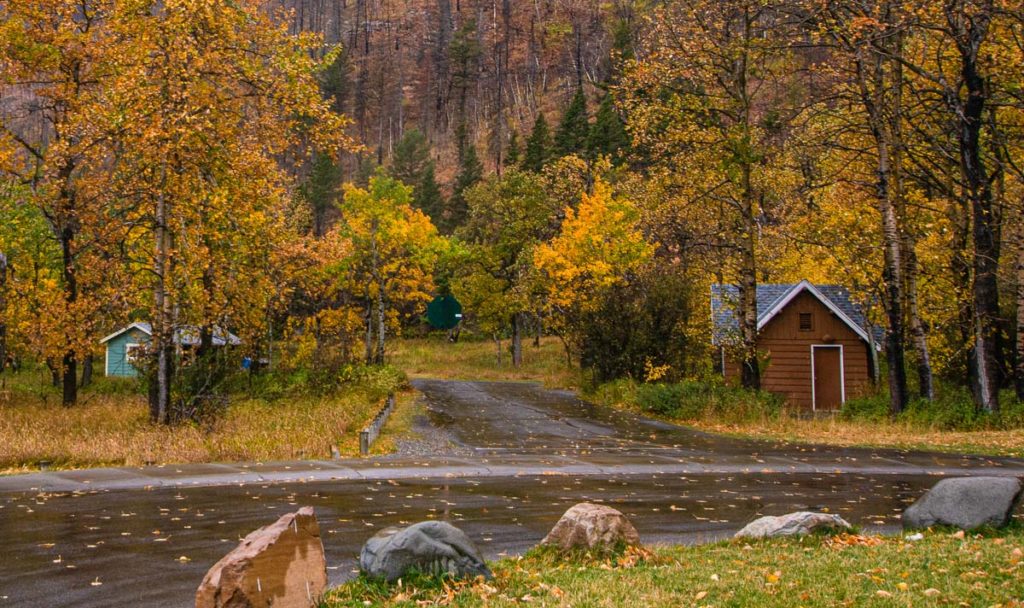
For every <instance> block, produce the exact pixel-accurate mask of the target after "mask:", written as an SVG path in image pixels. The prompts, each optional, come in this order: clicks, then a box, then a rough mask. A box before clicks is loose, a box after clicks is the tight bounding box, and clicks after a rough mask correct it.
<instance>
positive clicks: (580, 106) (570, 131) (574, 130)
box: [555, 88, 590, 156]
mask: <svg viewBox="0 0 1024 608" xmlns="http://www.w3.org/2000/svg"><path fill="white" fill-rule="evenodd" d="M589 132H590V125H589V124H588V122H587V98H586V96H584V95H583V89H582V88H578V89H576V94H575V95H573V96H572V101H570V102H569V106H568V107H567V108H566V109H565V114H562V122H561V123H559V125H558V132H557V133H555V155H556V156H568V155H570V154H577V153H579V152H582V151H584V150H585V149H586V145H587V135H588V133H589Z"/></svg>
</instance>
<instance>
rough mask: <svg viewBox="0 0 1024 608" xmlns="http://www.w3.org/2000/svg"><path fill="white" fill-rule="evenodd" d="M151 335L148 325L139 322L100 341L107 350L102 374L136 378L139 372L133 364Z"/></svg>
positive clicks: (142, 351)
mask: <svg viewBox="0 0 1024 608" xmlns="http://www.w3.org/2000/svg"><path fill="white" fill-rule="evenodd" d="M152 335H153V329H152V328H151V327H150V325H149V323H141V322H140V323H132V324H131V325H129V326H127V327H122V328H121V329H119V330H117V331H116V332H114V333H112V334H110V335H109V336H107V337H106V338H103V339H102V340H100V344H103V345H105V346H106V350H107V356H106V362H105V363H104V367H103V369H104V373H105V374H106V375H107V376H116V377H121V378H134V377H135V376H138V375H139V370H138V368H136V367H135V365H133V363H134V362H135V361H136V360H138V358H139V357H142V356H143V353H144V352H145V348H146V345H147V344H149V340H150V338H151V337H152Z"/></svg>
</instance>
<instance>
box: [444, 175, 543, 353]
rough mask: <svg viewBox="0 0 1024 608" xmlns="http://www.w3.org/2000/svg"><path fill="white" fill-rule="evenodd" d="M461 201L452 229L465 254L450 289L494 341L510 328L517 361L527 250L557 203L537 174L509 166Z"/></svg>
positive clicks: (525, 304)
mask: <svg viewBox="0 0 1024 608" xmlns="http://www.w3.org/2000/svg"><path fill="white" fill-rule="evenodd" d="M466 201H467V203H468V204H469V217H468V220H467V222H466V224H465V226H463V227H462V228H461V229H460V230H459V231H458V232H457V235H458V237H459V238H460V239H462V240H463V241H464V242H465V243H466V247H467V249H468V259H467V260H466V261H465V262H464V264H463V271H462V273H461V275H460V276H459V277H458V278H457V280H456V284H455V285H453V291H454V292H455V294H456V296H457V297H458V298H459V300H460V301H462V302H463V305H464V306H465V307H466V309H467V310H472V311H473V314H474V316H475V318H476V319H477V320H478V322H480V323H481V324H482V325H483V326H485V327H486V328H487V329H488V330H490V331H491V332H492V334H493V335H494V336H495V340H496V341H500V337H501V335H502V333H503V332H505V331H508V332H509V333H510V334H511V336H512V364H513V365H514V366H516V367H518V366H519V365H520V364H521V363H522V335H523V333H524V329H525V327H524V325H525V315H526V314H528V313H529V312H531V310H532V309H533V307H532V305H531V301H530V293H529V280H528V279H529V275H530V269H531V267H532V255H533V253H532V251H533V248H534V247H536V246H537V244H538V243H540V242H542V241H543V240H544V239H546V238H548V237H549V236H550V234H551V232H552V230H553V229H554V228H555V226H553V225H552V218H554V217H557V215H558V213H557V212H558V210H559V208H560V205H561V204H560V203H559V202H556V201H554V200H552V198H551V197H549V195H548V192H547V189H546V184H545V181H544V180H543V179H542V177H541V176H539V175H537V174H535V173H532V172H527V171H519V170H514V169H510V170H509V171H507V172H505V174H504V175H502V176H501V177H497V176H491V177H489V178H488V179H486V180H485V181H483V182H481V183H480V184H479V185H477V186H476V187H474V188H472V189H470V190H469V191H468V192H467V193H466ZM499 353H500V346H499Z"/></svg>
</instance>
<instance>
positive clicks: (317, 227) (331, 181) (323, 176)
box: [299, 153, 341, 237]
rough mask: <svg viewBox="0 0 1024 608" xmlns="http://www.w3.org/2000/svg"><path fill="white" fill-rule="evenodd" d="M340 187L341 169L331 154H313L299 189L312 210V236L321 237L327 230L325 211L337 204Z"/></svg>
mask: <svg viewBox="0 0 1024 608" xmlns="http://www.w3.org/2000/svg"><path fill="white" fill-rule="evenodd" d="M340 188H341V169H340V168H339V167H338V165H337V164H336V163H335V162H334V159H333V158H331V155H330V154H321V153H316V154H314V155H313V166H312V168H311V169H310V172H309V177H307V178H306V181H305V183H303V184H302V186H300V189H299V191H300V193H301V194H302V198H303V199H304V200H305V201H306V202H307V203H309V206H310V208H311V210H312V212H313V226H312V229H313V236H316V237H321V236H323V235H324V233H325V232H326V231H327V211H328V209H331V208H332V207H334V206H335V205H336V204H337V202H338V198H339V194H340Z"/></svg>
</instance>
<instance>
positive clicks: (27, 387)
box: [0, 372, 411, 473]
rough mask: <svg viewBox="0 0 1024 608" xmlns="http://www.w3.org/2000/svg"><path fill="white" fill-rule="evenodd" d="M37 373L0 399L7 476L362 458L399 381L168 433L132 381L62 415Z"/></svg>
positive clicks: (244, 402) (281, 401) (241, 400)
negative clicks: (363, 436)
mask: <svg viewBox="0 0 1024 608" xmlns="http://www.w3.org/2000/svg"><path fill="white" fill-rule="evenodd" d="M32 373H33V372H22V374H19V375H16V376H15V375H10V374H8V375H7V377H6V378H5V380H7V381H8V383H9V384H7V385H6V388H4V389H3V391H2V392H0V472H5V473H11V472H21V471H26V470H37V469H38V468H39V463H40V461H48V462H49V463H50V466H51V467H52V468H83V467H94V466H110V465H129V466H137V465H143V464H146V463H147V462H151V463H158V464H160V463H187V462H232V461H257V462H261V461H263V462H265V461H273V460H293V459H328V458H330V457H331V446H332V445H334V446H337V447H338V448H339V451H340V452H341V454H342V455H345V456H356V455H358V454H359V439H358V431H359V429H361V428H362V426H363V425H364V424H365V423H366V422H367V421H368V420H369V419H370V418H371V417H372V416H373V415H374V414H375V413H376V411H377V409H378V408H379V407H380V404H381V402H382V400H383V398H384V396H385V395H386V393H387V391H388V390H392V389H395V388H398V386H397V385H398V383H399V382H400V380H399V375H398V374H390V375H388V376H386V377H385V376H383V375H382V376H381V377H376V378H372V379H367V380H360V381H354V382H351V383H348V384H344V385H342V386H341V388H340V389H338V390H337V391H335V392H334V393H332V394H328V395H303V394H300V395H287V396H280V397H276V398H273V399H263V398H258V397H253V396H251V395H246V394H239V395H236V396H234V397H233V398H232V400H231V404H230V407H229V408H228V410H227V412H226V413H225V414H224V415H223V416H222V417H220V418H219V419H217V420H216V421H215V422H213V423H211V424H209V425H197V424H183V425H177V426H172V427H165V426H159V425H152V424H150V423H149V421H148V410H147V406H146V402H145V398H144V397H143V396H142V395H140V394H138V393H137V388H136V387H135V386H134V384H133V383H125V382H121V383H117V382H114V381H111V380H109V379H100V380H99V381H97V384H96V385H95V386H94V387H92V388H90V389H87V390H86V391H84V393H83V395H82V397H81V400H80V403H79V404H78V405H76V406H74V407H71V408H63V407H61V405H60V399H59V396H58V395H57V394H56V393H54V392H52V389H49V387H48V386H46V385H45V383H43V384H40V383H38V382H36V381H35V379H34V378H33V377H32V376H31V375H30V374H32ZM408 401H411V397H410V396H409V395H406V396H404V397H402V398H401V400H400V408H399V409H400V410H402V408H403V407H406V408H407V407H408V406H405V405H404V404H405V403H406V402H408ZM396 428H400V425H399V427H396ZM393 432H394V431H392V433H393Z"/></svg>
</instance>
